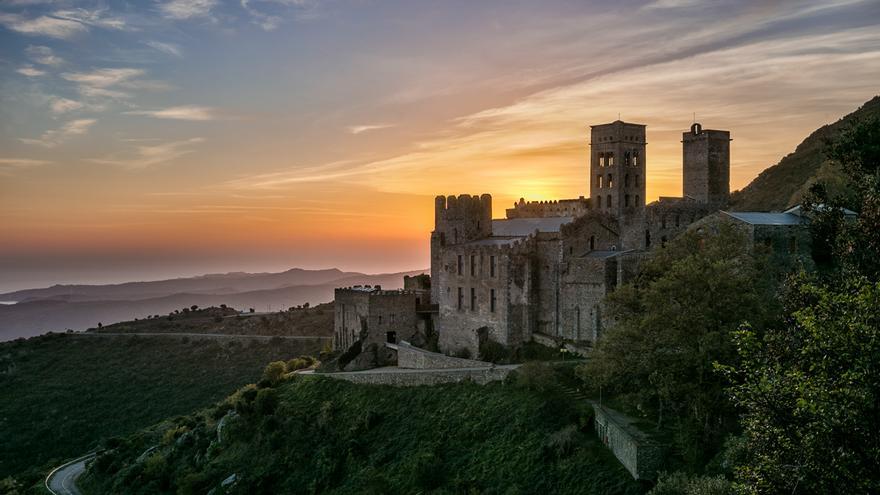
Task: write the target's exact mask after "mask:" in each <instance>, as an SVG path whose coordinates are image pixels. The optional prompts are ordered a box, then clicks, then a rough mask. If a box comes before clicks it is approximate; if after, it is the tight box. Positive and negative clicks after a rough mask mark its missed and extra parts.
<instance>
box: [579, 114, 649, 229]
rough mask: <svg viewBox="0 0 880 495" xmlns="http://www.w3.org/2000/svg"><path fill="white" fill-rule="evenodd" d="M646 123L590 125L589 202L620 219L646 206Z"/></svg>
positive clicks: (617, 121)
mask: <svg viewBox="0 0 880 495" xmlns="http://www.w3.org/2000/svg"><path fill="white" fill-rule="evenodd" d="M647 144H648V143H647V142H646V141H645V125H643V124H631V123H628V122H623V121H622V120H616V121H614V122H612V123H610V124H602V125H594V126H590V202H591V205H590V206H591V207H592V208H593V209H594V210H599V211H607V212H609V213H611V214H612V215H614V216H615V217H618V218H620V217H621V216H623V215H626V214H628V213H638V212H640V211H641V209H643V208H644V207H645V180H646V176H645V170H646V169H645V159H646V156H645V148H646V145H647Z"/></svg>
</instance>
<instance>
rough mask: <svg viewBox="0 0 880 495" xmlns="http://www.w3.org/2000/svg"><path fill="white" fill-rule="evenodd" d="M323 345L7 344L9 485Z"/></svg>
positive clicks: (79, 338)
mask: <svg viewBox="0 0 880 495" xmlns="http://www.w3.org/2000/svg"><path fill="white" fill-rule="evenodd" d="M320 347H321V342H320V341H317V340H308V341H298V340H297V341H294V340H283V339H280V338H279V339H273V340H268V339H267V340H255V339H246V338H239V339H234V338H233V339H206V338H201V339H188V338H178V337H163V336H158V337H147V336H107V335H77V334H50V335H45V336H42V337H34V338H31V339H27V340H24V339H19V340H17V341H12V342H3V343H0V479H3V478H5V477H6V476H10V475H14V476H15V477H16V478H18V479H19V480H20V481H22V482H24V483H25V484H26V485H30V484H32V483H33V482H34V481H35V480H36V479H37V478H38V477H41V476H45V473H46V472H47V471H48V469H49V468H51V467H54V465H56V464H59V463H60V462H61V461H63V460H65V459H68V458H71V457H75V456H78V455H81V454H83V453H85V452H88V451H89V450H90V449H92V448H94V447H95V446H96V445H97V444H98V442H99V440H101V439H102V438H107V437H110V436H114V435H125V434H129V433H131V432H134V431H136V430H137V429H139V428H143V427H145V426H148V425H151V424H154V423H156V422H157V421H160V420H162V419H164V418H167V417H170V416H174V415H179V414H188V413H190V412H192V411H194V410H196V409H199V408H202V407H205V406H207V405H209V404H212V403H214V402H216V401H218V400H220V399H222V398H223V397H225V396H227V395H228V394H229V393H231V392H232V391H234V390H235V389H237V388H238V387H241V386H242V385H245V384H247V383H252V382H254V381H255V380H257V379H258V378H259V376H260V373H261V371H262V369H263V368H264V367H265V365H266V363H268V362H270V361H273V360H277V359H290V358H292V357H296V356H298V355H300V354H317V353H318V351H320Z"/></svg>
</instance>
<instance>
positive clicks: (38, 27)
mask: <svg viewBox="0 0 880 495" xmlns="http://www.w3.org/2000/svg"><path fill="white" fill-rule="evenodd" d="M0 24H2V25H3V26H6V28H7V29H11V30H13V31H16V32H19V33H22V34H27V35H31V36H49V37H50V38H59V39H68V38H72V37H74V36H76V35H77V34H81V33H85V32H87V31H88V28H87V27H86V26H85V25H84V24H82V23H80V22H77V21H74V20H70V19H58V18H56V17H50V16H45V15H43V16H40V17H36V18H33V19H28V18H26V17H24V16H21V15H18V14H0Z"/></svg>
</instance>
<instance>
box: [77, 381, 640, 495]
mask: <svg viewBox="0 0 880 495" xmlns="http://www.w3.org/2000/svg"><path fill="white" fill-rule="evenodd" d="M273 367H277V366H276V365H273ZM540 371H541V373H543V372H545V371H547V369H546V368H541V370H540ZM526 373H527V374H528V372H526ZM270 374H271V373H270ZM545 378H546V377H545ZM521 379H524V380H526V381H527V382H528V383H529V384H530V386H529V388H526V387H525V386H522V385H520V384H519V383H520V380H521ZM539 382H543V383H544V385H542V386H540V387H538V388H535V386H536V384H537V383H539ZM556 382H558V378H554V377H552V376H551V377H549V380H544V379H542V378H540V377H537V376H530V377H529V378H528V379H526V378H516V377H514V378H511V379H510V380H508V382H507V383H494V384H490V385H487V386H478V385H474V384H469V383H465V384H450V385H443V386H435V387H409V388H395V387H388V386H369V385H354V384H351V383H348V382H344V381H337V380H333V379H328V378H321V377H309V376H297V375H286V378H285V379H284V380H283V381H281V382H279V383H278V384H277V385H276V386H274V387H273V386H269V385H268V384H264V386H263V387H259V386H257V387H254V386H250V387H246V388H244V389H242V390H240V391H239V392H237V393H235V394H233V395H232V396H231V397H229V398H228V399H227V400H226V401H224V402H222V403H220V404H218V405H217V406H216V407H213V408H209V409H206V410H203V411H201V412H199V413H197V414H195V415H193V416H188V417H183V418H177V419H175V420H172V421H168V422H165V423H162V424H160V425H158V426H156V427H154V428H152V429H149V430H146V431H143V432H140V433H137V434H135V435H133V436H130V437H127V438H125V439H124V440H123V441H121V442H119V443H118V444H113V445H112V446H110V445H108V447H111V448H110V449H109V450H108V451H107V452H106V453H104V454H102V455H101V456H99V457H98V459H97V460H96V461H95V463H94V465H93V466H92V467H91V469H90V471H89V472H88V473H87V475H86V477H85V479H83V480H81V483H80V484H81V485H84V486H85V487H86V488H88V489H90V490H91V491H93V492H94V493H119V492H125V493H133V494H138V493H151V494H152V493H205V492H207V491H209V490H211V489H212V488H214V487H218V486H220V485H221V483H222V482H223V481H224V480H228V483H227V485H226V487H225V488H226V490H225V491H220V492H219V493H318V492H320V493H382V494H389V493H426V492H431V493H489V494H491V493H608V494H615V493H626V494H630V493H631V494H635V493H642V487H641V486H640V485H639V484H638V483H636V482H634V481H633V480H632V478H631V477H630V476H629V474H628V473H627V472H626V471H625V470H624V469H623V467H621V466H620V464H619V463H618V462H617V460H616V459H614V457H613V456H612V455H611V454H610V453H609V452H608V451H607V449H605V448H604V447H603V446H602V445H601V443H599V442H598V440H596V439H595V437H594V436H593V435H592V434H589V433H587V432H586V431H585V428H586V427H587V426H588V425H589V424H590V422H589V421H581V422H579V421H578V420H579V417H580V416H579V411H578V410H577V409H575V408H574V407H572V403H571V401H570V400H568V399H567V398H565V397H564V396H562V395H561V393H560V391H559V390H558V388H555V387H553V386H552V384H553V383H556ZM538 389H540V390H538ZM261 397H265V398H267V399H264V400H263V402H262V404H261V399H260V398H261ZM270 397H272V398H270ZM168 432H172V433H170V434H169V433H168ZM165 435H168V436H169V439H168V440H167V441H165V442H163V441H162V437H163V436H165ZM154 446H156V449H155V450H153V451H152V452H150V453H149V454H148V455H144V453H145V452H147V450H148V449H149V448H151V447H154ZM233 475H234V476H233Z"/></svg>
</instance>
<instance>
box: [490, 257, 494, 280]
mask: <svg viewBox="0 0 880 495" xmlns="http://www.w3.org/2000/svg"><path fill="white" fill-rule="evenodd" d="M489 276H490V277H494V276H495V257H494V256H489Z"/></svg>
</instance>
